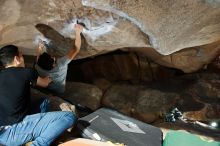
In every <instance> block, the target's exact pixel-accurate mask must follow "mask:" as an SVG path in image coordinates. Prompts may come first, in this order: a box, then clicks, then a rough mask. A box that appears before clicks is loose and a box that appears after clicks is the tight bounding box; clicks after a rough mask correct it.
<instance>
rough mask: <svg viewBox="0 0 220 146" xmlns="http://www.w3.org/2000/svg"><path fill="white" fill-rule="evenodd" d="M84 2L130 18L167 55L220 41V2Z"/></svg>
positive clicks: (168, 0) (142, 0)
mask: <svg viewBox="0 0 220 146" xmlns="http://www.w3.org/2000/svg"><path fill="white" fill-rule="evenodd" d="M82 3H83V5H85V6H90V7H94V8H97V9H102V10H106V11H109V12H112V13H115V14H118V15H119V16H122V17H125V18H127V19H128V20H130V21H131V22H133V23H134V24H136V25H137V26H138V27H139V28H140V29H141V30H142V31H143V32H144V33H145V34H147V35H148V36H149V39H150V43H151V46H152V47H153V48H155V49H156V50H157V51H158V52H160V53H161V54H164V55H168V54H171V53H173V52H175V51H178V50H181V49H183V48H188V47H193V46H200V45H204V44H208V43H212V42H215V41H217V40H219V39H220V37H219V36H220V32H219V30H220V27H219V24H220V20H217V19H216V17H219V15H220V9H219V7H220V2H219V1H218V0H214V1H210V0H204V1H202V0H196V1H192V0H188V1H178V2H176V1H172V0H167V1H155V0H131V1H125V0H123V1H120V0H102V1H100V0H82ZM204 13H205V14H206V15H203V14H204Z"/></svg>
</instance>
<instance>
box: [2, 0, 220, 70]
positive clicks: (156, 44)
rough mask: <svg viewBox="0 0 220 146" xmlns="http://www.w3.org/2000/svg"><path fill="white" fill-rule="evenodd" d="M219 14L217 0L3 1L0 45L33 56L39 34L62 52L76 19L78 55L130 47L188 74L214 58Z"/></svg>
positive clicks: (219, 37) (55, 51)
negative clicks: (81, 26) (80, 36)
mask: <svg viewBox="0 0 220 146" xmlns="http://www.w3.org/2000/svg"><path fill="white" fill-rule="evenodd" d="M204 14H206V15H204ZM219 16H220V3H219V1H218V0H188V1H178V2H176V1H172V0H167V1H155V0H129V1H125V0H123V1H120V0H101V1H100V0H74V1H72V0H65V1H61V0H57V1H52V0H41V2H38V1H34V0H23V1H19V0H1V1H0V46H3V45H6V44H15V45H17V46H19V47H20V49H21V50H22V52H24V54H30V55H34V54H35V48H36V46H37V43H38V41H39V38H41V39H43V40H44V41H45V42H46V44H47V47H48V50H47V51H48V52H49V53H51V54H53V55H55V56H63V55H64V54H66V52H67V51H68V50H69V49H70V48H72V46H73V44H74V30H73V24H75V23H76V21H77V20H78V22H80V23H83V24H84V25H85V29H84V31H83V45H82V49H81V51H80V53H79V55H78V56H77V57H78V59H80V58H87V57H91V56H96V55H100V54H104V53H108V52H111V51H114V50H116V49H120V48H127V47H129V48H136V49H135V50H136V51H138V52H141V54H143V55H145V56H151V55H152V54H153V55H155V56H153V57H152V56H151V58H152V60H153V61H155V62H157V63H159V64H161V65H164V66H168V67H173V68H178V69H181V70H183V71H184V72H187V73H188V72H193V71H196V70H198V69H200V68H201V67H203V66H204V65H206V64H208V63H209V62H210V61H211V60H213V59H214V58H215V57H216V56H218V54H219V48H220V47H219V42H218V41H219V40H220V27H219V26H220V19H218V18H219ZM207 44H210V45H207ZM198 46H199V47H198ZM147 47H148V48H147ZM149 48H151V50H153V52H152V51H151V52H150V54H149ZM183 49H184V50H183ZM180 50H181V51H180ZM177 51H179V52H177ZM158 52H159V53H158ZM175 52H177V53H175ZM173 53H174V54H173ZM164 55H165V56H164ZM167 55H168V56H167ZM158 57H159V58H158Z"/></svg>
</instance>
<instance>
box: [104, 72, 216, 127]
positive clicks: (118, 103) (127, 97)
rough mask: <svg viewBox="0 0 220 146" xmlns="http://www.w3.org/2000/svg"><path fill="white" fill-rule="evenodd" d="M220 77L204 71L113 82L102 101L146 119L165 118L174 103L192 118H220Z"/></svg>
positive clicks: (207, 119)
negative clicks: (132, 82)
mask: <svg viewBox="0 0 220 146" xmlns="http://www.w3.org/2000/svg"><path fill="white" fill-rule="evenodd" d="M219 81H220V78H219V76H218V75H216V74H206V73H205V74H197V75H186V76H184V77H181V78H176V79H175V80H164V81H160V82H154V83H150V84H147V85H145V86H136V85H125V84H120V85H113V86H112V87H111V88H110V89H108V90H107V92H106V93H105V95H104V97H103V99H102V104H103V105H105V106H108V107H112V108H115V109H117V110H119V111H121V112H123V113H125V114H127V115H130V116H133V117H135V118H137V119H140V120H143V121H145V122H147V123H151V122H155V121H156V120H158V119H160V118H163V116H164V114H165V113H167V112H169V110H170V109H172V108H174V107H178V109H180V110H181V111H182V112H184V117H185V118H187V119H189V120H199V121H207V122H208V121H210V120H219V118H220V112H219V108H220V104H219V103H220V100H219V98H220V94H219V89H220V83H219Z"/></svg>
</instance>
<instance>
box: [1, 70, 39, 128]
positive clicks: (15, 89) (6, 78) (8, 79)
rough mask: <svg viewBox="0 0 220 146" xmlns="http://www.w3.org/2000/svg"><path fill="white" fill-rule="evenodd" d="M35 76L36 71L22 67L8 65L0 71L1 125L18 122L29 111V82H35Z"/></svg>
mask: <svg viewBox="0 0 220 146" xmlns="http://www.w3.org/2000/svg"><path fill="white" fill-rule="evenodd" d="M30 75H33V76H32V77H31V76H30ZM37 77H38V75H37V73H36V72H34V71H33V70H31V69H29V68H22V67H10V68H6V69H4V70H2V71H1V72H0V99H1V100H0V116H1V118H0V125H1V126H5V125H11V124H14V123H17V122H20V121H21V120H22V119H23V118H24V117H25V116H26V115H27V114H29V113H30V100H31V99H30V83H34V82H36V80H37ZM34 84H35V83H34Z"/></svg>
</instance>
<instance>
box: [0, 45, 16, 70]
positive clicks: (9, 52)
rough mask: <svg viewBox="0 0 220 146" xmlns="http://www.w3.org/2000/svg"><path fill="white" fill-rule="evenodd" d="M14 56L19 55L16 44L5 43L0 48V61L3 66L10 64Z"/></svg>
mask: <svg viewBox="0 0 220 146" xmlns="http://www.w3.org/2000/svg"><path fill="white" fill-rule="evenodd" d="M15 56H19V50H18V47H17V46H14V45H7V46H4V47H2V48H1V50H0V61H1V63H2V65H3V66H7V65H8V64H11V63H12V62H13V60H14V57H15Z"/></svg>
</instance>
